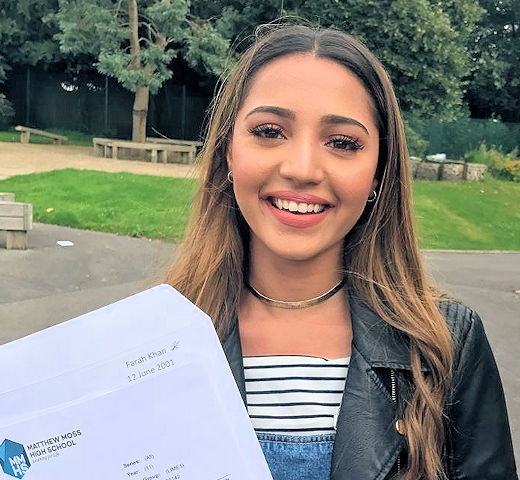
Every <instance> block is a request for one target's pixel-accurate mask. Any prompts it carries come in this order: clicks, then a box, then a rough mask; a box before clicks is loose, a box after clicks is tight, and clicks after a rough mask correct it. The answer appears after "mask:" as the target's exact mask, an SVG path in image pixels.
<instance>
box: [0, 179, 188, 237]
mask: <svg viewBox="0 0 520 480" xmlns="http://www.w3.org/2000/svg"><path fill="white" fill-rule="evenodd" d="M194 190H195V181H194V180H191V179H177V178H168V177H154V176H148V175H134V174H129V173H105V172H96V171H91V170H74V169H66V170H55V171H52V172H44V173H34V174H30V175H18V176H14V177H10V178H8V179H6V180H2V181H0V191H2V192H14V193H15V194H16V197H15V198H16V201H19V202H29V203H32V204H33V219H34V221H35V222H41V223H51V224H56V225H64V226H68V227H74V228H81V229H86V230H97V231H101V232H111V233H118V234H121V235H130V236H135V237H147V238H161V239H165V240H169V241H174V242H176V241H179V240H180V239H181V238H182V235H183V232H184V229H185V227H186V220H187V212H188V209H189V205H190V203H191V199H192V196H193V192H194Z"/></svg>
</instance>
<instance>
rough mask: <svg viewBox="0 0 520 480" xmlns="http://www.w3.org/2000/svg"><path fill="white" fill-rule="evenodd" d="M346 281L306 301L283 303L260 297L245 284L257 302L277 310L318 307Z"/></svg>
mask: <svg viewBox="0 0 520 480" xmlns="http://www.w3.org/2000/svg"><path fill="white" fill-rule="evenodd" d="M345 282H346V280H345V279H342V280H341V281H340V282H339V283H337V284H336V285H334V286H333V287H332V288H331V289H330V290H329V291H328V292H325V293H322V294H321V295H318V296H317V297H314V298H309V299H308V300H300V301H299V302H285V301H283V300H274V299H273V298H269V297H266V296H265V295H262V294H261V293H260V292H259V291H258V290H256V289H255V288H254V287H252V286H251V285H249V283H247V282H246V288H247V289H248V290H249V291H250V292H251V293H252V294H253V295H254V296H255V297H256V298H258V299H259V300H261V301H262V302H264V303H266V304H267V305H271V306H273V307H278V308H289V309H298V308H308V307H312V306H314V305H318V304H319V303H322V302H324V301H325V300H328V299H329V298H330V297H332V296H333V295H334V294H335V293H337V292H339V291H340V290H341V289H342V288H343V286H344V285H345Z"/></svg>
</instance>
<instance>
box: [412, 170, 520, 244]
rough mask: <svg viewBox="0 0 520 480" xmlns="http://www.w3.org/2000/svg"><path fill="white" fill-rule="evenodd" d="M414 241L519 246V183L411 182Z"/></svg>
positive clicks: (494, 181) (490, 181)
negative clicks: (415, 235)
mask: <svg viewBox="0 0 520 480" xmlns="http://www.w3.org/2000/svg"><path fill="white" fill-rule="evenodd" d="M413 189H414V206H415V212H416V216H417V224H418V232H419V239H420V245H421V247H423V248H434V249H444V248H448V249H455V250H462V249H464V250H520V183H514V182H506V181H499V180H494V179H491V178H488V179H486V180H484V181H482V182H425V181H417V182H414V185H413Z"/></svg>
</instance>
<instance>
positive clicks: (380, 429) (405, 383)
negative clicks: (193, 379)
mask: <svg viewBox="0 0 520 480" xmlns="http://www.w3.org/2000/svg"><path fill="white" fill-rule="evenodd" d="M350 306H351V316H352V328H353V333H354V340H353V344H352V355H351V360H350V366H349V372H348V376H347V381H346V386H345V391H344V393H343V400H342V404H341V409H340V413H339V418H338V422H337V430H336V440H335V443H334V450H333V455H332V470H331V479H332V480H389V479H391V478H393V477H394V476H395V474H396V473H397V471H398V469H399V468H400V463H401V457H402V458H403V459H404V458H405V457H406V456H405V455H403V451H404V449H405V447H406V442H405V439H404V437H402V436H401V435H400V434H399V433H398V432H397V431H396V427H395V424H396V419H398V418H399V417H400V411H402V410H403V408H404V404H405V402H406V400H407V398H409V395H410V392H411V384H410V379H411V367H410V359H409V352H408V344H407V340H406V338H405V336H404V335H403V334H401V333H400V332H398V331H396V330H395V329H393V328H392V327H390V326H389V325H388V324H387V323H386V322H384V321H383V320H382V319H381V318H380V317H379V316H377V315H376V314H375V313H374V312H373V311H371V310H370V309H369V308H368V307H367V305H366V304H364V303H363V301H362V300H361V299H359V298H356V297H355V296H351V300H350ZM440 307H441V311H442V312H443V313H444V315H445V317H446V321H447V323H448V326H449V328H450V330H451V332H452V335H453V340H454V345H455V362H454V377H453V388H452V392H451V396H450V398H449V399H448V402H447V404H446V408H445V412H446V416H447V422H446V430H447V435H446V452H445V455H444V463H445V468H446V471H447V474H448V478H449V479H450V480H518V476H517V473H516V467H515V460H514V456H513V447H512V442H511V433H510V429H509V422H508V418H507V412H506V406H505V400H504V394H503V390H502V384H501V381H500V377H499V374H498V370H497V367H496V364H495V360H494V358H493V354H492V352H491V349H490V347H489V344H488V341H487V338H486V335H485V333H484V329H483V326H482V322H481V320H480V318H479V317H478V315H477V314H476V313H475V312H474V311H472V310H471V309H469V308H467V307H464V306H463V305H461V304H459V303H456V302H452V301H443V302H442V303H441V304H440ZM223 347H224V351H225V353H226V356H227V358H228V362H229V364H230V366H231V370H232V371H233V375H234V376H235V380H236V382H237V385H238V388H239V390H240V392H241V394H242V398H243V399H244V403H245V398H246V397H245V383H244V370H243V362H242V351H241V346H240V335H239V329H238V325H237V322H236V321H234V322H233V323H232V324H231V326H230V329H229V332H228V335H227V336H226V338H225V339H224V342H223ZM392 384H393V385H392ZM392 386H393V387H395V388H392Z"/></svg>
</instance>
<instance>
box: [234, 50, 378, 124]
mask: <svg viewBox="0 0 520 480" xmlns="http://www.w3.org/2000/svg"><path fill="white" fill-rule="evenodd" d="M273 103H274V104H276V105H287V106H289V107H294V108H296V109H299V108H302V109H303V108H304V106H308V107H311V106H315V107H317V108H318V110H323V111H324V113H327V114H330V113H350V112H355V113H358V114H360V115H362V116H363V117H369V118H370V120H372V123H375V122H374V118H375V115H374V107H373V100H372V97H371V96H370V94H369V93H368V92H367V90H366V88H365V86H364V85H363V83H362V82H361V80H359V78H358V77H357V76H356V75H354V74H353V73H352V72H351V71H350V70H349V69H347V68H346V67H345V66H343V65H341V64H340V63H339V62H336V61H334V60H331V59H328V58H323V57H316V56H314V55H312V54H305V53H304V54H301V53H297V54H290V55H286V56H283V57H280V58H276V59H275V60H272V61H271V62H269V63H267V64H266V65H264V66H262V67H261V68H260V69H259V70H258V71H257V72H255V74H254V75H253V77H252V79H251V81H250V83H249V86H248V89H247V92H246V94H245V97H244V99H243V101H242V105H241V108H240V110H241V111H243V110H245V109H248V108H254V105H258V104H266V105H270V104H273ZM331 109H332V110H336V109H337V110H345V109H346V110H349V112H342V111H330V110H331ZM325 110H327V112H325Z"/></svg>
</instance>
